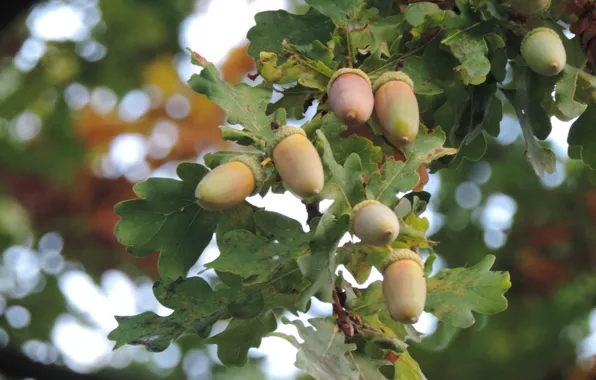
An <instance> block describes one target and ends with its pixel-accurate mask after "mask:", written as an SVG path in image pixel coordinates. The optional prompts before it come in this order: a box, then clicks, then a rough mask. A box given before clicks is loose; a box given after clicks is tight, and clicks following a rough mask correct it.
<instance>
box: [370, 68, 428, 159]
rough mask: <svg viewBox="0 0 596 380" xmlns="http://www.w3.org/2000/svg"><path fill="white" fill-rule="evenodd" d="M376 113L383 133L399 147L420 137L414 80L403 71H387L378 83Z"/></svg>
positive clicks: (375, 92)
mask: <svg viewBox="0 0 596 380" xmlns="http://www.w3.org/2000/svg"><path fill="white" fill-rule="evenodd" d="M373 90H374V94H375V112H376V114H377V117H378V119H379V122H380V123H381V127H382V129H383V135H384V136H385V137H386V138H387V140H389V142H390V143H391V144H393V145H394V146H395V147H397V148H401V147H403V146H404V145H406V144H409V143H411V142H412V141H414V140H415V139H416V135H417V134H418V128H419V126H420V111H419V109H418V100H417V99H416V95H414V83H413V82H412V79H410V77H409V76H408V75H407V74H405V73H403V72H396V71H391V72H387V73H385V74H383V75H381V77H379V79H378V80H377V81H376V82H375V85H374V87H373Z"/></svg>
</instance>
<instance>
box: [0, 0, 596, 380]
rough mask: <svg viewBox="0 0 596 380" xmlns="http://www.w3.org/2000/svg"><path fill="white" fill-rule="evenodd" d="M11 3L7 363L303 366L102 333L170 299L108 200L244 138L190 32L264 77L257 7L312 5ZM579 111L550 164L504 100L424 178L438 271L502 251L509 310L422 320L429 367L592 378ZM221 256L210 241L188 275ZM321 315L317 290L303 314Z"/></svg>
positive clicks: (1, 302) (1, 45) (2, 147)
mask: <svg viewBox="0 0 596 380" xmlns="http://www.w3.org/2000/svg"><path fill="white" fill-rule="evenodd" d="M15 7H16V8H19V7H20V8H21V9H20V10H19V9H14V10H11V11H9V10H6V11H5V10H4V9H3V10H2V21H3V23H2V25H0V27H1V28H2V29H1V31H0V379H4V378H6V379H9V378H10V379H13V378H14V379H23V378H36V379H44V378H61V379H125V378H126V379H158V378H168V379H187V378H188V379H246V380H252V379H293V378H307V377H305V376H304V375H303V374H301V373H300V372H299V371H298V370H297V369H295V367H294V365H293V363H294V360H295V353H296V351H295V349H294V348H293V347H292V346H291V345H290V344H289V343H287V342H285V341H283V340H281V339H279V338H274V337H272V338H265V339H264V340H263V344H262V345H261V347H260V348H259V349H258V350H257V349H253V350H251V356H252V359H251V361H250V362H249V364H248V365H247V367H244V368H231V369H226V368H223V367H222V366H221V363H220V362H219V360H218V359H217V354H216V351H215V349H214V348H213V347H206V346H204V345H202V344H201V342H200V341H199V340H198V338H195V337H192V336H191V337H184V338H182V339H180V340H179V341H177V342H176V343H174V344H172V345H171V346H170V347H169V348H168V349H167V350H166V351H164V352H162V353H149V352H147V351H145V350H144V348H142V347H133V346H126V347H123V348H121V349H119V350H117V351H112V347H113V342H110V341H108V340H107V338H106V336H107V334H108V332H109V331H111V330H112V329H113V328H115V327H116V325H117V324H116V321H115V320H114V318H113V316H114V315H132V314H137V313H140V312H143V311H147V310H151V311H154V312H156V313H158V314H160V315H167V314H169V313H170V312H171V311H170V310H168V309H167V308H165V307H163V306H161V305H160V304H159V303H158V302H157V301H156V299H155V297H154V296H153V293H152V284H153V282H154V281H155V280H157V279H158V273H157V268H156V259H157V256H156V255H152V256H149V257H147V258H144V259H138V258H133V257H132V256H130V255H128V254H127V253H126V251H125V248H124V247H122V246H121V245H119V244H118V243H117V241H116V240H115V238H114V236H113V228H114V225H115V223H116V222H117V220H118V218H117V216H116V215H115V214H114V212H113V207H114V205H115V204H116V203H117V202H119V201H122V200H126V199H130V198H133V197H134V194H133V192H132V185H133V184H134V183H135V182H137V181H141V180H144V179H146V178H148V177H151V176H157V177H169V178H176V174H175V168H176V165H177V163H178V162H180V161H182V160H184V161H196V162H201V157H202V155H204V154H205V153H208V152H213V151H217V150H223V149H237V148H238V147H235V146H231V145H230V144H228V143H226V142H224V141H223V140H221V138H220V136H219V130H218V129H217V126H218V125H222V124H224V123H225V120H224V114H223V112H222V110H221V109H220V108H219V107H218V106H216V105H214V104H213V103H211V102H209V101H208V100H207V98H205V97H204V96H202V95H197V94H194V93H193V92H192V91H191V90H190V89H189V88H188V86H187V85H186V81H187V80H188V78H189V77H190V75H191V74H192V73H194V72H198V71H199V70H200V68H198V67H194V66H192V65H191V64H190V58H189V55H188V52H186V50H185V48H186V47H190V48H192V49H193V50H196V51H197V52H199V53H200V54H202V55H203V56H205V57H206V58H207V59H208V60H209V61H212V62H214V63H216V64H217V66H218V67H219V69H220V71H221V72H222V75H223V78H224V79H225V80H227V81H229V82H230V83H238V82H240V81H245V82H247V83H249V84H254V82H252V81H251V80H250V79H248V77H247V73H254V72H255V68H254V67H253V62H252V60H251V59H250V58H248V57H247V55H246V47H247V41H246V39H245V35H246V32H247V30H248V29H249V28H250V27H251V26H252V25H253V24H254V14H255V13H257V12H259V11H263V10H268V9H279V8H283V9H287V10H290V11H293V12H301V11H304V9H305V8H304V5H303V4H302V3H301V2H300V1H290V0H286V1H283V0H252V1H251V0H217V1H216V0H211V1H209V0H199V1H196V0H170V1H149V0H126V1H122V0H120V1H117V0H62V1H59V0H52V1H21V2H20V4H17V5H15ZM312 113H313V110H310V111H309V112H307V114H306V115H305V118H304V120H308V118H309V117H312ZM511 114H512V112H511V111H510V112H509V115H511ZM304 120H301V121H297V120H296V121H294V122H295V123H296V124H299V123H301V122H303V121H304ZM569 125H570V124H569V123H561V122H559V121H555V125H554V128H553V133H552V135H551V136H550V137H549V138H548V140H547V141H548V143H549V144H550V145H551V146H552V148H553V149H554V150H555V152H556V154H557V157H558V165H557V167H558V170H557V172H556V173H555V174H553V175H549V176H547V177H545V178H543V179H540V178H538V177H537V176H536V175H535V174H534V172H533V171H532V168H531V167H530V165H529V163H528V162H527V161H526V160H525V159H524V158H523V154H524V144H523V140H522V138H521V133H520V129H519V125H518V124H517V120H516V119H515V118H513V117H512V116H506V117H505V118H504V120H503V122H502V125H501V134H500V135H499V137H498V138H497V139H493V140H491V141H489V146H488V151H487V154H486V156H485V157H484V158H483V159H482V160H480V161H478V162H472V161H464V163H463V164H462V165H461V166H460V167H459V168H458V169H457V170H443V171H441V172H439V173H437V174H432V175H431V176H430V182H429V184H428V185H427V186H426V188H425V190H426V191H428V192H430V193H431V194H432V195H433V198H432V200H431V204H430V207H429V209H428V211H427V212H426V216H427V217H428V218H429V219H430V220H431V230H432V231H431V233H432V236H431V239H433V240H438V241H440V242H441V245H440V246H439V247H438V249H437V251H436V252H437V254H439V260H437V262H436V263H435V267H434V270H435V271H437V270H439V269H440V268H442V267H445V266H449V267H453V266H464V265H471V264H475V263H476V262H477V261H479V260H480V259H481V258H482V257H484V256H485V255H486V254H489V253H492V254H495V255H496V256H497V262H496V269H498V270H508V271H510V272H511V276H512V282H513V287H512V288H511V290H510V291H509V292H508V294H507V297H508V299H509V302H510V306H509V309H508V310H507V312H505V313H502V314H499V315H496V316H489V317H484V316H478V318H477V323H476V325H474V326H473V327H472V328H470V329H467V330H458V329H454V328H450V327H447V326H444V325H442V324H441V323H437V321H436V319H435V318H434V317H432V316H430V315H427V314H425V315H424V317H423V318H422V319H421V321H420V322H419V323H418V324H417V325H416V327H417V328H418V329H419V330H420V331H422V332H423V333H424V334H426V335H425V337H424V339H423V341H422V343H421V344H417V345H415V346H412V347H411V354H412V356H413V357H414V358H415V359H416V360H418V362H419V363H420V365H421V368H422V370H423V372H424V373H425V374H426V376H427V377H428V378H429V379H431V380H434V379H448V380H449V379H478V378H480V377H482V378H483V379H524V380H525V379H529V380H533V379H536V380H539V379H540V380H541V379H544V380H546V379H549V380H550V379H553V380H554V379H570V380H580V379H596V366H595V361H594V357H595V355H596V244H595V243H596V234H595V233H594V227H595V226H596V189H595V188H594V185H592V184H591V183H590V179H591V178H590V175H589V171H588V170H587V168H586V167H584V166H583V164H581V163H580V162H576V161H571V160H569V159H568V158H567V144H566V140H567V132H568V130H569ZM250 202H251V203H253V204H255V205H257V206H262V207H264V206H266V207H267V209H268V210H273V211H277V212H280V213H283V214H286V215H289V216H291V217H294V218H296V219H297V220H299V221H300V222H302V223H303V225H305V226H306V218H307V215H306V211H305V210H304V208H303V205H302V204H301V203H300V202H299V201H298V200H296V199H295V198H293V197H291V196H289V195H275V194H269V195H267V196H266V197H264V198H260V197H258V196H256V197H253V198H251V199H250ZM346 239H347V240H349V236H348V237H346ZM347 240H346V241H347ZM217 254H218V251H217V246H216V244H215V242H214V241H213V242H212V244H211V245H210V246H209V247H208V249H207V250H206V252H205V253H204V255H203V256H202V257H201V259H200V260H199V262H198V263H197V264H196V265H195V267H193V268H192V269H191V270H190V272H189V275H197V274H198V273H199V272H201V271H202V270H203V269H204V267H203V264H204V263H206V262H209V261H212V260H213V259H214V258H215V257H216V256H217ZM201 275H202V276H206V277H209V276H212V275H213V273H212V272H209V271H207V272H204V273H202V274H201ZM373 278H379V274H378V273H375V274H374V275H373ZM371 280H372V279H371ZM330 313H331V307H330V305H325V304H322V303H317V302H314V303H313V307H312V309H311V311H310V312H309V313H308V314H307V315H300V316H299V317H300V318H301V319H306V318H308V317H310V316H313V315H316V316H321V315H328V314H330ZM294 318H296V317H295V316H294ZM224 327H225V326H216V329H215V332H217V331H221V329H222V328H224ZM218 329H219V330H218ZM280 329H282V330H283V331H284V332H287V333H292V329H291V328H290V327H288V326H280ZM15 368H27V369H28V370H29V371H33V372H29V373H34V374H37V375H36V376H31V375H25V373H24V372H22V373H19V372H18V370H15ZM15 371H16V372H15Z"/></svg>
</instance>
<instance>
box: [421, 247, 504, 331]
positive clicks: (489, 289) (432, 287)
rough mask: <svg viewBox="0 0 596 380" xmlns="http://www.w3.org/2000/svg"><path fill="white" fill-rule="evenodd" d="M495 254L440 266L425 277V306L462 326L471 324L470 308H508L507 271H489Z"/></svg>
mask: <svg viewBox="0 0 596 380" xmlns="http://www.w3.org/2000/svg"><path fill="white" fill-rule="evenodd" d="M494 262H495V256H493V255H487V256H486V257H485V258H484V259H483V260H482V261H481V262H479V263H478V264H476V265H475V266H473V267H471V268H454V269H442V270H440V271H439V272H438V273H437V274H436V275H435V276H433V277H431V278H429V279H428V280H427V297H426V305H425V310H426V311H427V312H429V313H432V314H434V315H435V316H436V317H437V318H439V320H441V321H443V322H445V323H447V324H450V325H453V326H456V327H461V328H466V327H470V326H472V325H473V324H474V316H473V315H472V311H475V312H477V313H481V314H495V313H499V312H501V311H504V310H505V309H507V299H506V298H505V297H504V293H505V292H506V291H507V290H508V289H509V288H510V287H511V282H510V280H509V273H507V272H495V271H490V268H491V267H492V266H493V264H494Z"/></svg>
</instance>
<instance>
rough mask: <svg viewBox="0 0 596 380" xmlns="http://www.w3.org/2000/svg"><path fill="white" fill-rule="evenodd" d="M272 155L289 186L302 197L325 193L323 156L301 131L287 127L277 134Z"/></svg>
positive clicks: (278, 170) (276, 166)
mask: <svg viewBox="0 0 596 380" xmlns="http://www.w3.org/2000/svg"><path fill="white" fill-rule="evenodd" d="M275 132H276V135H277V138H276V141H275V142H274V144H273V146H274V147H273V152H272V154H271V156H272V158H273V163H274V164H275V168H276V169H277V172H278V173H279V175H280V177H281V179H282V180H283V181H284V183H285V184H286V186H287V187H288V188H289V189H290V190H291V191H292V192H293V193H295V194H296V195H298V196H300V197H304V198H307V197H312V196H314V195H317V194H319V193H320V192H321V190H323V186H324V184H325V175H324V172H323V164H322V162H321V157H319V153H318V152H317V150H316V148H315V147H314V145H313V144H312V143H311V142H310V140H309V139H308V138H307V137H306V133H305V132H304V131H303V130H302V128H298V127H291V126H285V127H281V128H279V129H278V130H276V131H275Z"/></svg>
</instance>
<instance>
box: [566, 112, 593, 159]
mask: <svg viewBox="0 0 596 380" xmlns="http://www.w3.org/2000/svg"><path fill="white" fill-rule="evenodd" d="M594 120H596V106H595V105H590V107H588V109H587V110H586V112H584V113H583V114H582V115H581V116H580V117H579V118H578V119H577V120H576V121H575V122H574V123H573V124H572V125H571V129H570V130H569V136H568V138H567V142H568V143H569V145H570V146H573V147H574V150H575V151H576V152H578V151H579V154H578V155H579V156H580V157H581V159H582V160H583V161H584V162H585V163H586V164H587V165H589V166H590V167H591V168H592V169H596V129H595V128H594ZM570 149H571V148H570ZM576 155H577V154H576ZM570 156H571V154H570Z"/></svg>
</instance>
